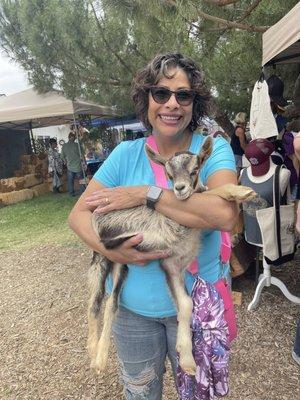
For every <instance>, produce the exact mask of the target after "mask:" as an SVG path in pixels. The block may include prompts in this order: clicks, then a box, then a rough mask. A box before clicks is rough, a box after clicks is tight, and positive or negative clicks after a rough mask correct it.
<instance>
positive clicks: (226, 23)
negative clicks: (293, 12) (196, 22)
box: [197, 10, 269, 32]
mask: <svg viewBox="0 0 300 400" xmlns="http://www.w3.org/2000/svg"><path fill="white" fill-rule="evenodd" d="M197 13H198V15H199V17H201V18H203V19H206V20H208V21H212V22H215V23H217V24H219V25H223V26H225V27H226V28H234V29H241V30H244V31H248V32H265V31H266V30H267V29H268V28H269V26H255V25H249V24H241V23H239V22H235V21H227V20H226V19H223V18H219V17H214V16H213V15H209V14H206V13H204V12H203V11H200V10H197Z"/></svg>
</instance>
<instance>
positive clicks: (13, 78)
mask: <svg viewBox="0 0 300 400" xmlns="http://www.w3.org/2000/svg"><path fill="white" fill-rule="evenodd" d="M29 87H31V86H30V85H29V83H28V82H27V74H26V72H25V71H24V70H23V69H22V68H21V67H20V66H18V65H17V64H16V63H15V62H13V61H11V60H10V59H9V58H8V57H7V56H6V55H5V54H4V53H3V52H2V51H0V94H5V95H6V96H7V95H9V94H13V93H17V92H20V91H22V90H25V89H28V88H29Z"/></svg>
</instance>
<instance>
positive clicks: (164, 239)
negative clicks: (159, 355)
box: [88, 138, 253, 375]
mask: <svg viewBox="0 0 300 400" xmlns="http://www.w3.org/2000/svg"><path fill="white" fill-rule="evenodd" d="M212 145H213V142H212V139H211V138H207V139H206V141H205V142H204V144H203V146H202V149H201V151H200V153H199V155H195V154H192V153H190V152H182V153H176V154H175V155H174V156H173V157H172V158H171V159H169V160H165V159H164V158H163V157H161V156H160V155H159V154H156V153H155V152H154V151H153V150H152V149H151V148H150V147H149V146H148V145H147V144H146V145H145V150H146V153H147V156H148V158H149V159H151V160H153V161H154V162H156V163H158V164H160V165H163V166H164V167H165V170H166V173H167V175H168V176H169V178H170V179H172V180H173V186H174V189H173V190H174V193H175V196H176V197H177V199H179V200H185V199H187V198H188V197H190V196H191V195H192V194H193V193H194V192H195V191H197V192H203V191H204V190H205V188H204V187H203V186H202V184H201V183H200V181H199V179H198V176H199V170H200V169H201V167H202V165H203V163H204V162H205V160H206V159H207V158H208V157H209V156H210V154H211V152H212ZM208 193H210V194H215V195H218V196H221V197H222V198H224V199H226V200H230V201H242V200H245V199H247V198H249V197H252V196H253V191H252V189H250V188H246V187H243V186H236V185H233V184H228V185H224V186H222V187H219V188H217V189H213V190H210V191H209V192H208ZM92 224H93V228H94V229H95V231H96V232H97V234H99V236H100V238H101V241H102V243H103V244H104V246H105V247H106V248H108V249H112V248H115V247H117V246H118V245H120V244H121V243H122V242H124V241H125V240H127V239H129V238H131V237H132V236H134V235H136V234H138V233H142V234H143V241H142V242H141V243H140V244H139V245H138V246H137V249H138V250H139V251H157V250H171V251H172V254H171V255H170V256H169V257H168V258H166V259H164V260H163V261H162V262H161V265H160V266H161V268H162V269H163V271H164V272H165V274H166V277H167V283H168V286H169V289H170V292H171V295H172V297H173V300H174V302H175V304H176V307H177V311H178V333H177V342H176V350H177V351H178V353H179V363H180V366H181V367H182V369H183V370H184V371H186V372H187V373H189V374H192V375H194V374H195V373H196V364H195V361H194V358H193V354H192V338H191V331H190V321H191V315H192V309H193V302H192V299H191V297H190V296H189V295H188V294H187V292H186V289H185V283H184V271H185V270H186V268H187V267H188V266H189V265H190V263H191V262H192V261H193V260H195V258H196V257H197V254H198V251H199V235H200V233H201V232H200V230H199V229H192V228H188V227H185V226H182V225H180V224H178V223H177V222H175V221H173V220H171V219H170V218H168V217H166V216H164V215H162V214H160V213H159V212H157V211H155V210H152V209H150V208H148V207H147V206H144V205H143V206H138V207H134V208H130V209H124V210H116V211H113V212H110V213H107V214H104V215H99V214H96V213H94V214H93V216H92ZM127 272H128V268H127V266H124V265H121V264H113V263H112V262H111V261H109V260H108V259H107V258H106V257H103V256H102V255H100V254H97V253H94V256H93V261H92V265H91V268H90V273H89V284H90V291H91V292H90V299H89V307H88V324H89V337H88V351H89V354H90V357H91V359H92V362H91V367H92V368H95V369H96V371H97V372H100V371H102V370H103V369H104V368H105V366H106V363H107V359H108V351H109V344H110V336H111V326H112V322H113V319H114V316H115V314H116V311H117V310H118V297H119V293H120V290H121V288H122V284H123V283H124V280H125V278H126V275H127ZM110 273H112V279H113V288H112V292H111V294H110V296H109V297H108V300H107V302H106V306H105V311H104V321H103V329H102V333H101V336H100V339H99V312H100V307H101V303H102V300H103V297H104V294H105V280H106V278H107V276H108V274H110Z"/></svg>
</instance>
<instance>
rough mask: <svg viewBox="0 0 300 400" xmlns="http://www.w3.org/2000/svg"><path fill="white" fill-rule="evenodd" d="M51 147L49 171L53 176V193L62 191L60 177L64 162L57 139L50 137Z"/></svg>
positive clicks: (49, 151)
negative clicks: (58, 148)
mask: <svg viewBox="0 0 300 400" xmlns="http://www.w3.org/2000/svg"><path fill="white" fill-rule="evenodd" d="M49 143H50V149H49V150H48V173H49V175H50V176H51V177H52V187H53V193H54V194H56V193H60V190H59V189H60V187H61V181H60V177H61V176H62V172H63V162H62V159H61V158H60V155H59V152H58V150H57V140H56V139H54V138H53V139H50V140H49Z"/></svg>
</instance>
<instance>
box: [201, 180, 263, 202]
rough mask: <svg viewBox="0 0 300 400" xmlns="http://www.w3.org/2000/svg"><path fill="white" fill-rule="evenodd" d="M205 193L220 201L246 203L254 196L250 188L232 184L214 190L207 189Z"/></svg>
mask: <svg viewBox="0 0 300 400" xmlns="http://www.w3.org/2000/svg"><path fill="white" fill-rule="evenodd" d="M205 193H206V194H214V195H216V196H220V197H222V199H224V200H228V201H246V200H250V199H252V198H253V197H255V196H256V193H255V192H254V190H253V189H251V188H250V187H247V186H241V185H234V184H233V183H227V184H226V185H223V186H220V187H217V188H215V189H211V190H210V189H209V190H207V191H206V192H205Z"/></svg>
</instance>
